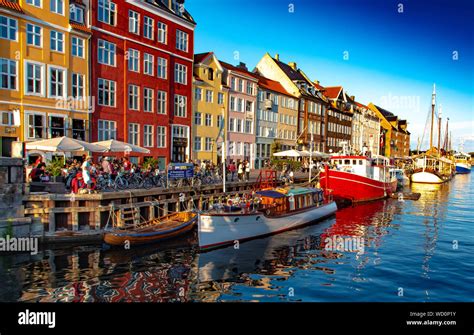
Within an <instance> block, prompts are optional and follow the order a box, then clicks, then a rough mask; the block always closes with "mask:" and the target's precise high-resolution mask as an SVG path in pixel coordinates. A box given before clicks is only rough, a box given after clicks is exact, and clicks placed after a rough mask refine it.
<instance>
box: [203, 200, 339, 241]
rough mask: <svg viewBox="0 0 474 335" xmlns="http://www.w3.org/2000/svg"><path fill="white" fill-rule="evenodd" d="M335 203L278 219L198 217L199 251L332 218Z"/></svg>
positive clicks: (228, 215)
mask: <svg viewBox="0 0 474 335" xmlns="http://www.w3.org/2000/svg"><path fill="white" fill-rule="evenodd" d="M336 210H337V206H336V203H335V202H333V201H331V202H329V203H327V204H324V205H321V206H318V207H311V208H307V209H303V210H301V211H296V212H293V213H288V214H286V215H281V216H275V217H272V216H266V215H264V214H263V213H261V212H255V213H249V214H241V213H237V214H232V213H223V214H200V215H199V219H198V232H199V247H200V248H201V249H212V248H218V247H222V246H226V245H230V244H234V243H235V242H236V241H238V242H239V243H241V242H244V241H246V240H250V239H254V238H258V237H263V236H268V235H272V234H278V233H281V232H284V231H287V230H291V229H295V228H298V227H302V226H304V225H307V224H310V223H313V222H316V221H319V220H322V219H324V218H327V217H329V216H331V215H333V214H334V213H335V212H336Z"/></svg>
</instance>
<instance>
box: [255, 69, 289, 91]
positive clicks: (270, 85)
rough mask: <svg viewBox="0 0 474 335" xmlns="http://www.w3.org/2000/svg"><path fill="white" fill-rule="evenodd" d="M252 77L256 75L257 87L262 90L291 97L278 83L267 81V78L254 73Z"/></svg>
mask: <svg viewBox="0 0 474 335" xmlns="http://www.w3.org/2000/svg"><path fill="white" fill-rule="evenodd" d="M254 75H256V76H257V77H258V86H260V87H262V88H264V89H267V90H270V91H274V92H278V93H281V94H285V95H288V96H291V97H293V95H291V94H290V93H288V91H286V90H285V89H284V88H283V86H281V84H280V83H279V82H278V81H275V80H271V79H268V78H266V77H264V76H262V75H259V74H256V73H254Z"/></svg>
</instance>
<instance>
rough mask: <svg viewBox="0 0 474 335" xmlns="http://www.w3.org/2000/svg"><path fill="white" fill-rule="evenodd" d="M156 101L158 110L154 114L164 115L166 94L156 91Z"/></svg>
mask: <svg viewBox="0 0 474 335" xmlns="http://www.w3.org/2000/svg"><path fill="white" fill-rule="evenodd" d="M156 100H157V101H158V108H157V110H156V112H157V113H158V114H166V92H165V91H158V92H157V96H156Z"/></svg>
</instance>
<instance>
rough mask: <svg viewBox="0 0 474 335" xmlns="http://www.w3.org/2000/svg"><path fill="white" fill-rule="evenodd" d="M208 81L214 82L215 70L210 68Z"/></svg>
mask: <svg viewBox="0 0 474 335" xmlns="http://www.w3.org/2000/svg"><path fill="white" fill-rule="evenodd" d="M207 79H209V80H214V70H213V69H211V68H209V71H208V73H207Z"/></svg>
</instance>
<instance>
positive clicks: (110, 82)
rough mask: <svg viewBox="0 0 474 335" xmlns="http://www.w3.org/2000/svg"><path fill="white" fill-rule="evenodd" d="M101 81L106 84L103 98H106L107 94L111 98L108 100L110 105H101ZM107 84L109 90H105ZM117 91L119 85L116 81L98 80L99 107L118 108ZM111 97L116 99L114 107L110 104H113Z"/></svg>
mask: <svg viewBox="0 0 474 335" xmlns="http://www.w3.org/2000/svg"><path fill="white" fill-rule="evenodd" d="M100 81H103V83H104V89H103V91H104V93H103V96H105V94H107V95H108V96H109V99H108V100H109V104H108V105H106V104H103V103H100V99H99V96H100V94H99V92H100V85H99V82H100ZM105 84H107V89H105ZM112 86H113V90H112V89H111V88H112ZM116 90H117V83H116V82H115V81H113V80H109V79H105V78H97V104H98V105H99V106H105V107H116V100H117V92H116ZM111 95H113V98H114V99H113V105H111V104H110V102H112V101H111V99H110V97H111ZM104 100H105V99H104Z"/></svg>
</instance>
